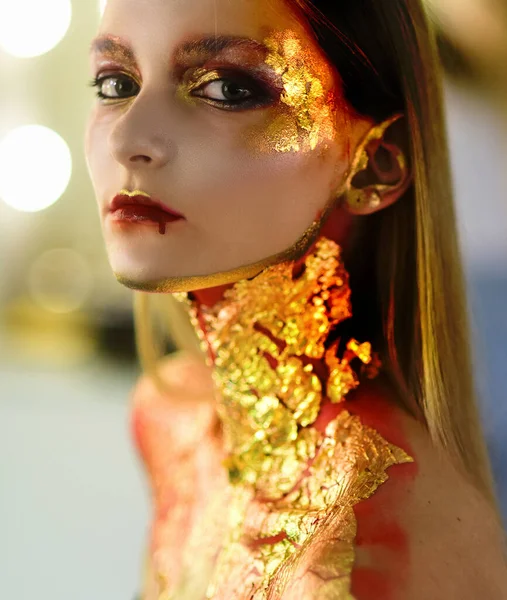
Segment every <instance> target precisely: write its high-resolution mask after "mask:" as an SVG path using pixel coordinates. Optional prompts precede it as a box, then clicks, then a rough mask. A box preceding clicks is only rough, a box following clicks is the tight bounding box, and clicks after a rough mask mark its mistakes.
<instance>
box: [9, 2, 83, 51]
mask: <svg viewBox="0 0 507 600" xmlns="http://www.w3.org/2000/svg"><path fill="white" fill-rule="evenodd" d="M71 17H72V5H71V0H44V1H42V0H11V1H9V0H1V1H0V46H2V47H3V48H4V49H5V50H6V51H7V52H8V53H9V54H12V55H13V56H17V57H21V58H30V57H33V56H40V55H41V54H45V53H46V52H49V50H51V49H52V48H54V47H55V46H56V45H57V44H58V43H59V42H60V41H61V40H62V38H63V37H64V36H65V34H66V33H67V30H68V28H69V25H70V21H71Z"/></svg>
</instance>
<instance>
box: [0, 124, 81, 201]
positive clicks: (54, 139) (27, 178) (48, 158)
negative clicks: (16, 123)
mask: <svg viewBox="0 0 507 600" xmlns="http://www.w3.org/2000/svg"><path fill="white" fill-rule="evenodd" d="M71 173H72V157H71V154H70V150H69V147H68V146H67V144H66V143H65V141H64V140H63V139H62V138H61V137H60V136H59V135H58V134H57V133H56V132H55V131H53V130H52V129H48V128H47V127H43V126H42V125H23V126H21V127H17V128H16V129H12V130H11V131H10V132H9V133H7V134H6V135H5V137H4V138H3V139H2V140H0V200H3V201H4V202H5V203H6V204H8V205H9V206H11V207H12V208H15V209H16V210H19V211H22V212H37V211H40V210H44V209H45V208H47V207H48V206H51V205H52V204H54V203H55V202H56V201H57V200H58V199H59V198H60V197H61V196H62V194H63V193H64V192H65V190H66V189H67V186H68V184H69V181H70V176H71Z"/></svg>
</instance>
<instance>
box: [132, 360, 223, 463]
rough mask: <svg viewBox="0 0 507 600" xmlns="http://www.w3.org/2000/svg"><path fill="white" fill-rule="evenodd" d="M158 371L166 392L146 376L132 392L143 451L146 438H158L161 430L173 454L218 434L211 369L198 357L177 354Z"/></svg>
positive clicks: (134, 420)
mask: <svg viewBox="0 0 507 600" xmlns="http://www.w3.org/2000/svg"><path fill="white" fill-rule="evenodd" d="M158 372H159V375H160V377H161V378H162V380H163V381H164V384H165V388H164V390H162V391H161V390H160V389H159V388H158V387H157V385H156V384H155V382H154V380H153V378H152V377H150V376H149V375H147V374H143V375H141V377H140V378H139V379H138V381H137V382H136V384H135V386H134V388H133V390H132V392H131V398H130V399H131V406H132V427H133V434H134V438H135V440H136V441H137V443H138V446H140V447H141V448H140V449H141V451H143V446H145V445H146V444H145V441H146V439H155V438H156V437H157V436H158V433H159V432H162V431H163V435H164V438H165V439H166V440H167V441H169V440H171V446H172V450H173V452H175V451H177V450H178V448H179V449H180V450H182V451H183V450H184V449H186V448H192V447H194V448H195V446H196V443H198V442H201V441H202V440H203V437H205V436H206V435H208V434H213V433H216V428H217V422H218V420H217V416H216V410H215V399H214V388H213V381H212V378H211V369H210V368H209V367H207V366H206V365H205V364H204V362H202V361H200V360H199V359H198V358H197V357H194V356H192V355H191V354H189V353H186V352H177V353H174V354H172V355H170V356H168V357H165V358H164V359H163V361H162V362H161V363H160V365H159V370H158Z"/></svg>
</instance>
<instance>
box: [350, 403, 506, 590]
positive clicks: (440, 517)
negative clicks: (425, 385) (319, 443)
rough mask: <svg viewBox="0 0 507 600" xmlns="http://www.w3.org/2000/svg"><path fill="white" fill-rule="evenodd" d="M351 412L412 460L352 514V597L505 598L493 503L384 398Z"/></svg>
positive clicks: (395, 468)
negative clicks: (354, 552)
mask: <svg viewBox="0 0 507 600" xmlns="http://www.w3.org/2000/svg"><path fill="white" fill-rule="evenodd" d="M349 407H350V408H349ZM347 408H348V409H349V411H350V412H351V413H353V414H356V415H357V416H359V418H360V419H361V421H362V422H363V424H364V425H366V426H370V427H372V428H373V429H375V430H376V431H378V432H379V433H380V435H382V436H383V437H384V438H385V439H386V440H387V441H388V442H390V443H391V444H394V445H396V446H398V447H400V448H402V449H403V450H404V451H405V452H407V453H408V454H409V455H410V456H411V457H412V458H413V459H414V462H413V463H405V464H400V465H394V466H393V467H391V468H389V469H388V472H387V475H388V477H389V479H388V480H387V481H386V482H385V483H384V484H382V485H381V486H380V487H379V488H378V490H377V491H376V492H375V494H374V495H373V496H372V497H371V498H369V499H368V500H365V501H363V502H360V503H359V504H357V505H356V506H355V507H354V510H355V513H356V519H357V536H356V562H355V569H354V571H353V578H352V581H353V590H352V591H353V593H354V597H356V598H357V599H358V600H370V599H371V598H375V600H380V599H381V598H385V599H386V600H387V599H388V598H389V599H390V600H391V599H392V600H398V599H399V600H426V599H427V598H431V599H432V600H440V599H441V600H444V599H445V600H452V599H454V598H455V599H456V600H458V599H460V600H476V599H478V598H488V599H490V600H497V599H498V600H500V599H502V598H506V597H507V566H506V556H505V550H504V548H505V543H504V533H503V528H502V526H501V523H500V522H499V518H498V517H497V515H496V513H495V511H494V509H493V508H492V507H491V506H490V504H489V503H488V501H487V500H486V499H485V498H484V497H483V496H482V494H481V493H480V492H479V491H478V490H477V489H476V488H475V487H474V486H473V485H472V484H471V483H470V482H469V481H468V480H467V479H466V477H465V476H463V475H462V474H461V473H460V472H459V470H458V469H457V468H456V467H455V466H454V464H453V462H452V460H451V459H450V458H449V457H448V456H447V455H446V453H445V452H443V451H441V450H438V449H437V448H436V447H435V446H434V445H433V443H432V441H431V439H430V437H429V434H428V432H427V430H426V429H425V427H424V426H423V425H422V424H420V423H419V422H417V421H416V419H414V418H413V417H411V416H410V415H408V414H407V413H405V412H404V411H403V410H402V409H401V408H398V407H397V406H396V405H395V404H394V403H393V402H390V401H389V398H387V397H386V396H385V395H383V394H382V393H380V394H378V393H373V394H371V393H368V392H361V393H360V394H357V395H356V396H355V398H354V400H353V401H351V403H350V405H349V406H348V407H347ZM372 592H373V594H372Z"/></svg>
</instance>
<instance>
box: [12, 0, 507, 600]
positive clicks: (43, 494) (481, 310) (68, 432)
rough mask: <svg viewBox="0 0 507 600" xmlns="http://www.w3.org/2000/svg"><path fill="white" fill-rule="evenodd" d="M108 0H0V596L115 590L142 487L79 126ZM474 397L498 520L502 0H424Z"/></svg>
mask: <svg viewBox="0 0 507 600" xmlns="http://www.w3.org/2000/svg"><path fill="white" fill-rule="evenodd" d="M103 4H105V2H100V1H99V0H87V1H86V2H83V1H81V0H79V1H77V0H74V1H73V2H71V0H16V2H13V1H11V0H0V73H1V84H0V265H1V268H0V597H1V598H9V599H11V600H25V599H29V598H33V597H37V598H38V599H39V600H64V599H67V598H68V597H69V596H72V598H73V600H90V598H93V599H94V600H126V599H133V598H134V597H135V595H136V593H137V591H138V590H139V588H140V581H141V571H142V558H143V552H144V545H145V537H146V531H147V526H148V521H149V497H148V491H147V489H146V486H145V482H144V476H143V472H142V469H141V466H140V464H139V462H138V459H137V456H136V454H135V453H134V450H133V447H132V443H131V439H130V425H129V406H128V402H129V394H130V391H131V389H132V386H133V384H134V381H135V380H136V378H137V377H138V375H139V371H140V370H139V367H138V365H137V362H136V357H135V348H134V336H133V324H132V308H131V304H132V296H131V292H130V291H128V290H127V289H125V288H123V287H122V286H121V285H120V284H118V283H117V282H116V280H115V279H114V277H113V276H112V273H111V271H110V268H109V265H108V263H107V259H106V255H105V250H104V246H103V243H102V237H101V232H100V222H99V217H98V211H97V208H96V203H95V198H94V193H93V190H92V187H91V183H90V181H89V179H88V175H87V172H86V165H85V159H84V153H83V132H84V127H85V120H86V117H87V112H88V110H89V107H90V105H91V103H92V102H93V101H94V90H92V89H91V88H90V87H88V86H87V83H88V80H89V79H90V77H91V74H90V73H89V69H88V58H87V52H88V46H89V43H90V41H91V39H92V38H93V36H94V35H95V33H96V30H97V27H98V23H99V19H100V14H101V10H102V9H103ZM427 4H428V7H429V9H430V11H431V14H432V18H433V19H434V20H435V22H436V23H437V26H438V28H439V44H440V50H441V56H442V61H443V64H444V66H445V69H446V73H447V78H446V91H445V93H446V103H447V112H448V127H449V139H450V146H451V157H452V166H453V174H454V181H455V190H456V199H457V204H458V213H459V225H460V229H461V238H462V246H463V253H464V258H465V266H466V273H467V280H468V286H469V291H470V303H471V309H472V322H473V329H474V331H473V333H474V340H475V354H476V357H475V364H476V371H477V373H476V374H477V378H478V383H479V387H480V392H481V410H482V415H483V420H484V425H485V430H486V434H487V441H488V445H489V449H490V453H491V458H492V461H493V467H494V470H495V477H496V482H497V489H498V494H499V497H500V500H501V505H502V510H503V514H504V518H506V519H507V436H506V435H505V433H504V431H505V429H506V428H507V391H506V389H507V388H506V385H505V380H504V374H505V366H506V365H507V343H506V339H507V197H506V196H507V192H506V190H507V175H506V173H507V164H506V157H507V77H506V76H505V73H506V72H507V69H506V67H507V7H506V4H505V2H504V1H503V0H427Z"/></svg>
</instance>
